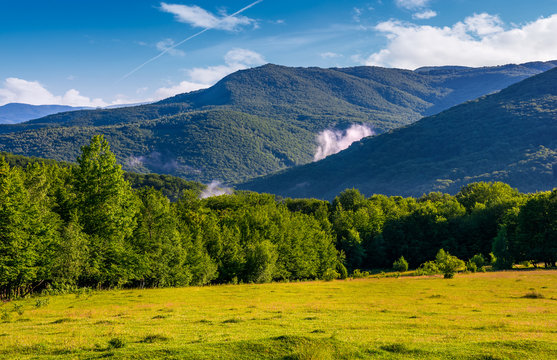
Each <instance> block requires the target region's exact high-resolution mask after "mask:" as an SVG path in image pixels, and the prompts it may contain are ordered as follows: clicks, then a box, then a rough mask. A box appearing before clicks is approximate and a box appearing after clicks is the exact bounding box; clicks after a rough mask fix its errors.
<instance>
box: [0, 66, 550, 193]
mask: <svg viewBox="0 0 557 360" xmlns="http://www.w3.org/2000/svg"><path fill="white" fill-rule="evenodd" d="M556 65H557V61H553V62H536V63H527V64H522V65H505V66H497V67H484V68H467V67H454V66H451V67H430V68H420V69H417V70H415V71H409V70H401V69H388V68H380V67H354V68H332V69H321V68H291V67H285V66H277V65H271V64H269V65H265V66H262V67H258V68H253V69H248V70H243V71H238V72H236V73H233V74H231V75H229V76H227V77H225V78H224V79H222V80H221V81H219V82H218V83H217V84H215V85H214V86H212V87H210V88H208V89H204V90H199V91H195V92H191V93H187V94H180V95H177V96H175V97H172V98H169V99H165V100H162V101H160V102H157V103H154V104H146V105H141V106H135V107H126V108H118V109H96V110H80V111H72V112H65V113H59V114H54V115H50V116H47V117H43V118H40V119H36V120H32V121H28V122H25V123H22V124H14V125H0V150H1V151H8V152H11V153H15V154H22V155H30V156H41V157H47V158H53V159H56V160H64V161H74V160H75V158H76V157H77V155H78V154H79V151H80V147H81V146H82V145H84V144H86V143H87V142H88V141H89V139H90V137H91V136H92V135H94V134H99V133H102V134H104V135H105V136H106V137H107V139H108V140H109V142H110V144H111V146H112V150H113V151H114V152H115V153H116V155H117V157H118V160H119V161H120V162H121V163H122V164H123V166H124V168H125V169H126V170H131V171H136V172H156V173H165V174H172V175H177V176H181V177H183V178H185V179H188V180H196V181H203V182H209V181H212V180H215V179H216V180H222V181H224V182H226V183H238V182H242V181H246V180H248V179H250V178H252V177H255V176H261V175H266V174H270V173H272V172H275V171H277V170H281V169H286V168H289V167H292V166H295V165H301V164H306V163H309V162H311V161H312V160H313V156H314V154H315V151H316V146H317V144H316V136H317V135H318V134H319V133H320V132H322V131H323V130H326V129H338V130H342V129H346V128H348V127H350V126H351V125H352V124H365V125H367V126H369V127H370V128H372V129H373V131H374V132H375V133H376V134H382V133H386V132H389V131H391V130H393V129H396V128H399V127H401V126H405V125H408V124H411V123H413V122H415V121H417V120H419V119H420V118H421V117H423V116H427V115H431V114H435V113H437V112H439V111H442V110H445V109H448V108H449V107H451V106H454V105H456V104H459V103H461V102H463V101H467V100H472V99H475V98H477V97H479V96H483V95H486V94H490V93H493V92H497V91H499V90H501V89H503V88H505V87H507V86H508V85H510V84H513V83H516V82H518V81H520V80H523V79H525V78H528V77H530V76H532V75H535V74H538V73H540V72H543V71H546V70H548V69H551V68H553V67H555V66H556ZM439 125H440V126H444V125H442V124H439Z"/></svg>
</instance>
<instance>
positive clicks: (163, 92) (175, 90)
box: [155, 81, 210, 99]
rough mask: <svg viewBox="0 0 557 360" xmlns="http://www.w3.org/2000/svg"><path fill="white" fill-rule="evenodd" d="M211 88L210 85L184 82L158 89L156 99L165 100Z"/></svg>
mask: <svg viewBox="0 0 557 360" xmlns="http://www.w3.org/2000/svg"><path fill="white" fill-rule="evenodd" d="M209 86H210V85H208V84H200V83H194V82H191V81H182V82H181V83H179V84H178V85H174V86H170V87H162V88H160V89H157V91H156V92H155V97H156V98H157V99H165V98H168V97H171V96H174V95H177V94H183V93H187V92H191V91H195V90H199V89H205V88H208V87H209Z"/></svg>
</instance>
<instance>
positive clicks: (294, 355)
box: [0, 270, 557, 360]
mask: <svg viewBox="0 0 557 360" xmlns="http://www.w3.org/2000/svg"><path fill="white" fill-rule="evenodd" d="M0 317H1V319H0V357H1V358H5V359H57V358H60V359H72V358H75V359H100V358H113V359H368V358H377V359H412V358H415V359H540V360H541V359H555V357H556V354H557V271H551V270H537V271H536V270H531V271H508V272H488V273H476V274H463V275H457V276H456V277H455V278H454V279H449V280H447V279H443V278H442V277H441V276H424V277H410V276H401V277H371V278H366V279H348V280H336V281H331V282H325V281H314V282H291V283H272V284H262V285H221V286H205V287H186V288H168V289H144V290H111V291H90V292H89V291H84V292H81V293H78V294H68V295H56V296H41V297H32V298H27V299H23V300H17V301H12V302H6V303H4V304H2V305H1V306H0Z"/></svg>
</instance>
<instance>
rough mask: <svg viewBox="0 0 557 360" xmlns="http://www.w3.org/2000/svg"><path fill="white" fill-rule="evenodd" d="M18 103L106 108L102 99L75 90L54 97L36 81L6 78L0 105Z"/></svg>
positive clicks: (1, 89) (0, 92) (0, 94)
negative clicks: (92, 97)
mask: <svg viewBox="0 0 557 360" xmlns="http://www.w3.org/2000/svg"><path fill="white" fill-rule="evenodd" d="M11 102H19V103H25V104H31V105H53V104H56V105H70V106H90V107H98V106H107V105H108V104H107V103H106V102H104V101H103V100H102V99H91V98H89V97H86V96H83V95H81V94H80V93H79V91H77V90H76V89H70V90H68V91H66V92H65V93H64V95H54V94H52V93H51V92H50V91H48V90H47V89H46V88H45V87H44V86H43V85H42V84H41V83H39V82H38V81H27V80H24V79H19V78H15V77H11V78H7V79H6V80H5V81H4V86H3V87H2V88H0V105H4V104H7V103H11Z"/></svg>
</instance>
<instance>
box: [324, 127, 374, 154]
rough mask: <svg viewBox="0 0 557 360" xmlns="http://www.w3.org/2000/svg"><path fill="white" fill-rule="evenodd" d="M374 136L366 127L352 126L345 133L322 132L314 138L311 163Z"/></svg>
mask: <svg viewBox="0 0 557 360" xmlns="http://www.w3.org/2000/svg"><path fill="white" fill-rule="evenodd" d="M372 135H375V132H374V131H373V130H372V129H371V128H370V127H369V126H367V125H360V124H353V125H352V126H350V127H349V128H348V129H346V130H345V131H340V130H323V131H321V132H320V133H319V134H318V135H317V138H316V141H317V149H316V150H315V154H314V156H313V161H319V160H322V159H324V158H326V157H327V156H329V155H333V154H336V153H339V152H341V151H342V150H345V149H348V147H349V146H350V145H352V144H353V143H354V142H356V141H360V140H361V139H363V138H365V137H367V136H372Z"/></svg>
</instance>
